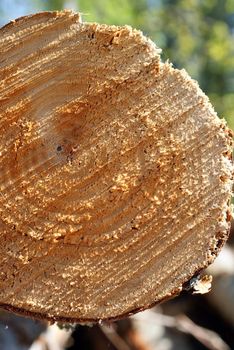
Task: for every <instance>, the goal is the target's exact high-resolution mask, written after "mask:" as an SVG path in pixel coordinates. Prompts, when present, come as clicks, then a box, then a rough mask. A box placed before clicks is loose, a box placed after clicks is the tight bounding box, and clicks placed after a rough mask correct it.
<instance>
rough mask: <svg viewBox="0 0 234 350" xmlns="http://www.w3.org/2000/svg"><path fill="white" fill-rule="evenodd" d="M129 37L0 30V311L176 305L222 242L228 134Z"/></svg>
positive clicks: (92, 313)
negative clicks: (176, 297) (171, 299)
mask: <svg viewBox="0 0 234 350" xmlns="http://www.w3.org/2000/svg"><path fill="white" fill-rule="evenodd" d="M159 53H160V50H159V49H158V48H157V47H156V46H155V45H154V44H153V43H152V42H151V41H150V40H149V39H147V38H145V37H144V36H143V35H142V33H141V32H139V31H137V30H133V29H132V28H130V27H127V26H126V27H114V26H106V25H98V24H90V23H82V22H81V20H80V17H79V15H78V14H74V13H72V12H69V11H63V12H52V13H41V14H36V15H33V16H29V17H24V18H21V19H18V20H17V21H15V22H12V23H10V24H8V25H7V26H5V27H4V28H2V29H1V30H0V133H1V140H0V191H1V192H0V256H1V258H0V259H1V260H0V267H1V269H0V304H1V306H2V307H5V308H8V309H12V310H13V311H17V312H23V313H25V314H28V315H31V316H34V317H42V318H47V319H55V320H63V321H70V322H73V321H74V322H75V321H80V322H88V321H97V320H100V319H114V318H119V317H123V316H124V315H128V314H130V313H131V312H134V311H137V310H141V309H144V308H147V307H149V306H150V305H152V304H153V303H156V302H160V301H162V300H165V299H167V298H169V297H171V296H173V295H175V294H178V293H179V292H180V291H181V289H182V286H183V283H184V282H186V281H187V280H189V279H190V278H191V277H192V276H193V275H194V273H196V272H197V271H199V270H201V269H202V268H204V267H205V266H207V265H208V264H210V263H211V262H212V261H213V260H214V258H215V256H216V255H217V253H218V251H219V249H220V247H221V246H222V244H223V243H224V242H225V240H226V238H227V233H228V229H229V221H230V215H229V199H230V194H231V183H232V171H233V168H232V164H231V148H232V138H231V133H230V131H229V130H228V129H227V128H226V126H225V125H224V123H223V122H222V121H220V119H219V118H218V117H217V116H216V114H215V112H214V110H213V109H212V107H211V105H210V103H209V101H208V99H207V97H206V96H205V95H204V94H203V92H202V91H201V90H200V89H199V87H198V85H197V83H196V82H194V81H193V80H191V78H190V77H189V76H188V74H187V73H186V72H185V71H179V70H176V69H174V68H173V67H172V66H171V65H170V64H169V63H162V62H161V61H160V56H159Z"/></svg>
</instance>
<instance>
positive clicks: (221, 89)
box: [0, 0, 234, 129]
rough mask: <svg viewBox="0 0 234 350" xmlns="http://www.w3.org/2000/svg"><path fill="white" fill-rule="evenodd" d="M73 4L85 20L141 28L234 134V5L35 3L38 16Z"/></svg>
mask: <svg viewBox="0 0 234 350" xmlns="http://www.w3.org/2000/svg"><path fill="white" fill-rule="evenodd" d="M15 1H17V0H15ZM26 2H27V1H26ZM70 5H73V8H74V7H76V8H77V10H78V11H80V12H81V13H82V14H83V21H96V22H100V23H107V24H116V25H124V24H129V25H131V26H133V27H135V28H138V29H141V30H142V31H143V32H144V34H146V35H148V36H149V37H151V39H152V40H154V41H155V42H156V44H157V45H158V46H159V47H161V48H162V49H163V54H162V58H163V60H166V59H169V60H170V61H171V62H173V64H174V66H175V67H178V68H180V69H181V68H185V69H186V70H187V71H188V72H189V74H190V75H191V76H192V77H193V78H194V79H196V80H198V82H199V84H200V86H201V88H202V89H203V91H205V92H206V94H207V95H208V96H209V98H210V100H211V102H212V104H213V105H214V107H215V110H216V111H217V113H218V115H219V116H220V117H224V118H226V119H227V121H228V123H229V125H230V126H231V127H232V128H233V129H234V0H35V11H37V10H59V9H61V8H64V7H66V8H69V6H70ZM0 6H1V5H0Z"/></svg>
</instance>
